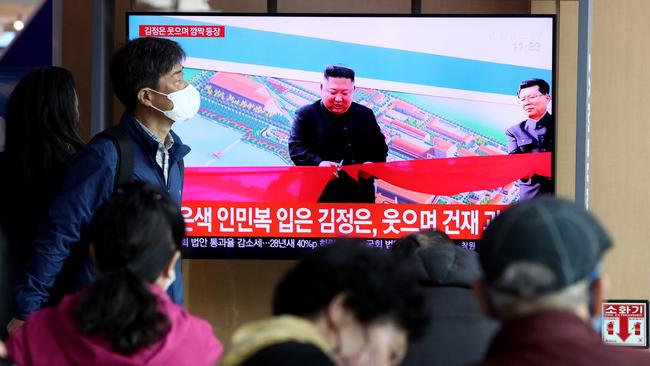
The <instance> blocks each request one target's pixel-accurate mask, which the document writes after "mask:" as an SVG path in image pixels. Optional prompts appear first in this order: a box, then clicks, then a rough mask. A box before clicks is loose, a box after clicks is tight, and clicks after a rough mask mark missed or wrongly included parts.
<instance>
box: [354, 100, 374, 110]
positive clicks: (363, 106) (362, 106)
mask: <svg viewBox="0 0 650 366" xmlns="http://www.w3.org/2000/svg"><path fill="white" fill-rule="evenodd" d="M350 110H352V111H355V112H358V113H373V112H372V109H370V108H368V107H366V106H365V105H361V104H359V103H357V102H352V104H350Z"/></svg>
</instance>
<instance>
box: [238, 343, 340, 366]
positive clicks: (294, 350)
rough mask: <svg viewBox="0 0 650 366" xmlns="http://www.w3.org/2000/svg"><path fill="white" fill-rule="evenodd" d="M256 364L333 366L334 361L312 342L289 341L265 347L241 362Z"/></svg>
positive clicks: (250, 365)
mask: <svg viewBox="0 0 650 366" xmlns="http://www.w3.org/2000/svg"><path fill="white" fill-rule="evenodd" d="M257 365H267V366H268V365H271V366H275V365H278V366H279V365H284V366H293V365H296V366H297V365H310V366H334V362H333V361H332V360H331V359H330V358H329V356H327V354H325V353H324V352H323V351H322V350H321V349H320V348H318V347H316V346H314V345H312V344H309V343H304V342H297V341H289V342H281V343H275V344H272V345H270V346H268V347H265V348H263V349H261V350H259V351H258V352H256V353H255V354H253V355H252V356H251V357H250V358H248V360H246V361H245V362H244V363H243V364H242V366H257Z"/></svg>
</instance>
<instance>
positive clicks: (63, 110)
mask: <svg viewBox="0 0 650 366" xmlns="http://www.w3.org/2000/svg"><path fill="white" fill-rule="evenodd" d="M5 120H6V148H5V151H3V152H0V170H1V171H3V172H4V173H3V174H2V179H0V223H1V224H2V227H3V228H4V231H5V234H6V235H7V239H8V240H9V245H8V247H7V252H6V255H7V256H8V257H10V258H11V260H10V261H8V263H7V264H8V267H5V268H3V269H2V271H3V277H4V276H5V273H6V278H5V279H4V280H5V281H7V283H8V285H7V286H6V287H3V288H4V289H6V290H5V291H3V292H2V294H0V298H1V299H3V300H2V301H3V304H2V306H3V307H4V306H9V305H10V301H11V300H10V299H12V298H13V296H12V294H11V291H12V289H13V287H14V285H15V284H16V281H17V279H18V276H20V275H21V274H22V269H23V266H24V264H25V263H26V261H27V259H28V258H29V257H31V255H32V246H31V242H32V239H33V238H34V235H35V234H36V230H37V229H38V226H39V224H40V222H41V220H42V218H43V217H44V216H45V215H46V213H47V210H48V208H49V207H50V205H51V203H52V200H53V199H54V196H55V195H56V193H57V192H58V190H59V188H60V187H61V184H62V181H63V176H64V173H65V165H66V162H67V161H68V160H69V159H70V158H71V157H72V155H74V154H75V153H76V152H77V151H78V150H79V149H80V148H81V147H82V146H83V145H84V143H83V141H82V140H81V138H80V137H79V135H78V134H77V125H78V123H79V111H78V101H77V94H76V91H75V82H74V78H73V76H72V74H71V73H70V71H68V70H66V69H64V68H61V67H46V68H42V69H37V70H34V71H32V72H30V73H29V74H27V75H26V76H25V77H23V78H22V79H21V80H20V81H19V82H18V84H17V85H16V87H15V89H14V90H13V92H12V93H11V95H10V96H9V100H8V101H7V109H6V112H5ZM3 254H5V253H3ZM12 316H13V313H12V311H11V310H10V309H8V308H2V310H1V311H0V324H7V322H8V321H9V319H11V317H12ZM0 328H1V330H0V332H1V333H2V334H3V336H4V334H6V333H5V329H4V326H3V327H0Z"/></svg>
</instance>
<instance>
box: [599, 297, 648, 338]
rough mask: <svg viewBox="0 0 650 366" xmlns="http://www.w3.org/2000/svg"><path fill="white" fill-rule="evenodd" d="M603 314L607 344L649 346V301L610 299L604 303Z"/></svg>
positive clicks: (603, 330) (603, 328)
mask: <svg viewBox="0 0 650 366" xmlns="http://www.w3.org/2000/svg"><path fill="white" fill-rule="evenodd" d="M602 315H603V323H602V336H603V342H605V344H608V345H616V346H627V347H646V348H647V347H648V301H646V300H609V301H607V302H604V303H603V305H602Z"/></svg>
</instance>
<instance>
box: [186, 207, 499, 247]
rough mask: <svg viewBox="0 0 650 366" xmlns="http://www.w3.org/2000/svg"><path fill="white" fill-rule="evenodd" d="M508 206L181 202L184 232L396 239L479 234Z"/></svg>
mask: <svg viewBox="0 0 650 366" xmlns="http://www.w3.org/2000/svg"><path fill="white" fill-rule="evenodd" d="M508 207H509V206H507V205H423V204H398V205H380V204H329V203H291V204H279V203H242V202H183V207H182V213H183V218H184V219H185V223H186V225H187V234H188V236H191V237H192V236H204V237H209V236H234V237H238V236H239V237H244V236H246V237H294V238H301V237H302V238H308V237H320V238H334V237H340V236H351V237H357V238H385V239H392V238H401V237H403V236H404V235H407V234H412V233H416V232H418V231H420V230H424V229H436V230H439V231H442V232H444V233H446V234H447V235H449V236H450V237H451V238H452V239H470V240H471V239H479V238H481V236H482V235H483V230H484V229H485V227H486V226H487V225H488V224H489V223H490V221H491V220H493V219H494V218H495V217H496V216H497V215H498V214H499V213H500V212H501V211H503V210H505V209H507V208H508Z"/></svg>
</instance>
